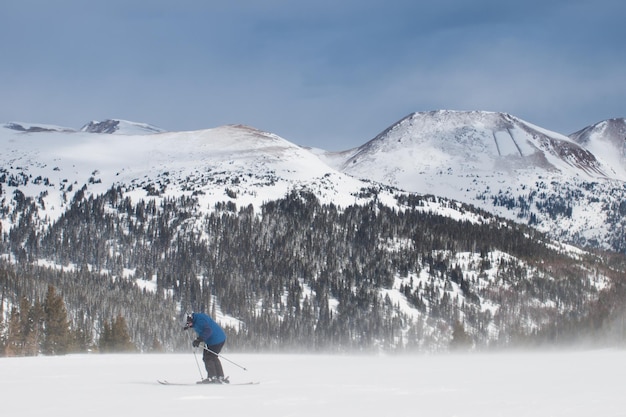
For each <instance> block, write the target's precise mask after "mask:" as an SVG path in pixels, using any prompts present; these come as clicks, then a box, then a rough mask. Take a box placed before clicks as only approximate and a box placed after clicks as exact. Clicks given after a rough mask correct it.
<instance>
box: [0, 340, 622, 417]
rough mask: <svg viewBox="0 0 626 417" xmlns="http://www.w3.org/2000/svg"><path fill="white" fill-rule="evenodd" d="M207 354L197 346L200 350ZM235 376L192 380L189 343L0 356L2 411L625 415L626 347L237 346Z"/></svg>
mask: <svg viewBox="0 0 626 417" xmlns="http://www.w3.org/2000/svg"><path fill="white" fill-rule="evenodd" d="M199 356H200V355H198V360H199V361H200V358H199ZM227 357H228V358H229V359H231V360H233V361H235V362H237V363H240V364H242V365H244V366H245V367H247V369H248V371H243V370H241V369H239V368H237V367H235V366H234V365H232V364H230V363H228V362H226V361H223V363H224V368H225V371H226V373H227V374H228V375H230V378H231V380H232V381H233V382H245V381H250V380H259V381H261V384H259V385H248V386H233V385H223V386H222V385H220V386H216V385H208V386H207V385H195V384H194V385H191V386H162V385H159V384H158V383H157V382H156V380H157V379H168V380H170V381H172V382H190V383H194V382H195V381H196V380H197V379H198V378H199V373H198V367H197V364H196V363H195V360H194V355H193V354H192V353H185V354H143V355H140V354H136V355H99V354H93V355H68V356H64V357H36V358H1V359H0V408H1V409H2V415H5V416H40V415H42V414H45V415H47V416H67V417H72V416H81V417H83V416H85V415H89V416H90V417H101V416H107V417H109V416H110V417H113V416H125V415H129V416H130V415H149V416H151V417H154V416H194V415H209V416H255V417H262V416H271V417H280V416H316V417H319V416H322V415H323V416H352V415H353V416H360V417H361V416H392V417H395V416H476V417H478V416H507V417H511V416H533V417H541V416H567V417H575V416H581V417H582V416H585V417H588V416H624V415H626V399H625V398H624V395H623V392H624V388H625V387H624V385H625V384H624V382H623V375H624V374H625V371H626V352H624V351H618V350H601V351H585V352H583V351H576V352H550V353H506V354H505V353H500V354H468V355H451V354H449V355H444V354H442V355H414V356H409V355H403V356H367V355H337V356H327V355H265V354H230V355H227Z"/></svg>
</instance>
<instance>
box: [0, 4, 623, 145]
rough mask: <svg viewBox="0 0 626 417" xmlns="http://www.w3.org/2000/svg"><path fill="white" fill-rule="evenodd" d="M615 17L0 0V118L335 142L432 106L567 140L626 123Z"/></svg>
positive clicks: (581, 8)
mask: <svg viewBox="0 0 626 417" xmlns="http://www.w3.org/2000/svg"><path fill="white" fill-rule="evenodd" d="M3 7H4V6H3ZM624 11H626V6H624V5H623V4H622V2H617V1H613V0H599V1H598V2H593V3H590V2H586V1H554V2H545V1H536V0H530V1H528V2H523V3H519V2H518V3H515V2H513V3H511V2H501V1H495V0H480V1H477V2H471V3H468V2H462V1H460V0H442V1H438V2H429V3H424V2H414V1H393V2H383V1H380V0H363V1H358V2H357V1H353V0H346V1H342V2H331V1H329V0H320V1H317V2H304V3H302V2H299V3H298V2H293V1H286V0H267V1H263V2H258V1H252V0H242V1H238V2H213V1H200V0H183V1H181V2H177V3H172V2H165V1H162V0H153V1H151V2H149V3H146V2H144V1H138V0H128V1H124V2H122V1H121V0H111V1H108V2H101V1H95V2H83V1H78V0H59V1H56V2H53V3H51V2H45V1H42V0H39V1H36V0H24V1H21V2H9V4H7V5H6V7H5V9H4V10H3V14H2V16H0V54H1V55H2V56H3V57H4V58H5V61H4V62H3V65H2V66H1V67H0V88H1V89H2V91H3V98H2V99H0V112H1V113H0V114H2V115H3V116H4V117H8V118H9V119H8V120H23V121H33V122H42V123H44V122H45V123H52V124H63V125H66V126H77V127H78V126H80V125H82V124H83V123H85V122H87V121H89V120H92V119H102V118H106V117H119V118H124V119H130V120H136V121H140V122H148V123H151V124H155V125H157V126H161V127H164V128H166V129H171V130H191V129H200V128H209V127H214V126H216V125H219V124H224V123H244V124H250V125H254V126H255V127H258V128H261V129H266V130H270V131H272V132H274V133H277V134H280V135H283V136H285V137H286V138H287V139H289V140H292V141H294V142H296V143H300V144H303V145H312V146H319V147H329V148H333V149H346V148H348V147H352V146H356V145H359V144H362V143H363V142H364V141H366V140H368V139H370V138H372V137H374V136H375V135H376V134H377V133H379V132H380V131H382V130H384V129H385V128H386V127H387V126H389V125H390V124H391V123H393V122H395V121H396V120H398V119H400V118H401V117H403V116H405V115H406V114H408V113H410V112H414V111H427V110H434V109H466V110H483V109H484V110H493V111H506V112H509V113H512V114H514V115H516V116H518V117H521V118H524V119H526V120H528V121H530V122H532V123H535V124H539V125H541V126H543V127H546V128H549V129H554V130H559V131H561V132H562V133H567V131H573V130H575V129H578V128H580V127H583V126H584V125H583V124H582V123H589V124H590V123H594V122H596V121H599V120H601V119H603V118H609V117H618V116H619V117H623V116H624V114H622V115H620V114H618V113H619V112H623V103H624V99H625V97H626V91H624V87H623V86H625V85H626V80H625V79H624V77H625V75H624V74H626V53H625V52H626V51H624V49H625V48H624V46H623V45H624V44H623V39H625V38H626V29H625V26H624V25H623V24H622V22H621V21H620V19H621V16H623V12H624ZM604 115H606V116H604ZM563 130H565V132H563Z"/></svg>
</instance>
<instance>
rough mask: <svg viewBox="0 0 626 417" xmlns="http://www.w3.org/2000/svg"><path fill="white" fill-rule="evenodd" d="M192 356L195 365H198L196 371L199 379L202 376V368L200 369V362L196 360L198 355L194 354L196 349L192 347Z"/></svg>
mask: <svg viewBox="0 0 626 417" xmlns="http://www.w3.org/2000/svg"><path fill="white" fill-rule="evenodd" d="M193 357H194V359H195V360H196V366H198V372H199V373H200V379H202V378H203V376H202V370H201V369H200V362H198V357H197V356H196V349H195V348H193Z"/></svg>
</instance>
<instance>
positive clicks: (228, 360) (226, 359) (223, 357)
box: [204, 346, 248, 371]
mask: <svg viewBox="0 0 626 417" xmlns="http://www.w3.org/2000/svg"><path fill="white" fill-rule="evenodd" d="M204 349H205V350H207V351H209V352H211V353H212V354H214V355H215V356H218V357H220V358H222V359H224V360H225V361H227V362H230V363H232V364H233V365H235V366H238V367H239V368H241V369H243V370H244V371H247V370H248V369H246V368H244V367H243V366H241V365H239V364H238V363H235V362H233V361H231V360H230V359H228V358H227V357H225V356H224V355H222V354H219V353H217V352H213V351H212V350H211V349H209V348H208V347H206V346H204Z"/></svg>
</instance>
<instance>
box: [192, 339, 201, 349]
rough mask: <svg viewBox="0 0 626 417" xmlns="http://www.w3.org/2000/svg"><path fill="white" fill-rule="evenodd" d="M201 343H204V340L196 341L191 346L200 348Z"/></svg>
mask: <svg viewBox="0 0 626 417" xmlns="http://www.w3.org/2000/svg"><path fill="white" fill-rule="evenodd" d="M200 342H202V339H200V338H198V339H196V340H194V341H193V342H191V346H193V347H198V346H200Z"/></svg>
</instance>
